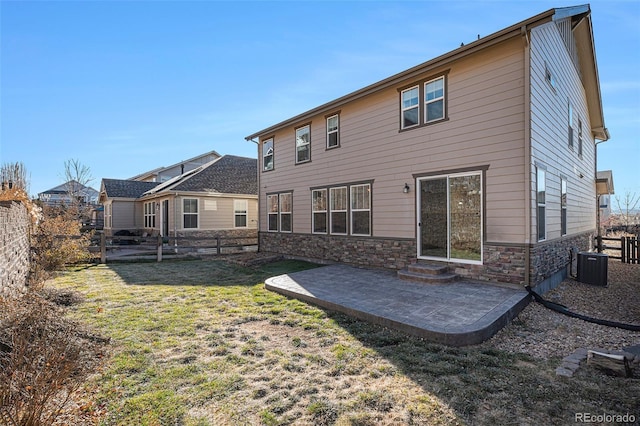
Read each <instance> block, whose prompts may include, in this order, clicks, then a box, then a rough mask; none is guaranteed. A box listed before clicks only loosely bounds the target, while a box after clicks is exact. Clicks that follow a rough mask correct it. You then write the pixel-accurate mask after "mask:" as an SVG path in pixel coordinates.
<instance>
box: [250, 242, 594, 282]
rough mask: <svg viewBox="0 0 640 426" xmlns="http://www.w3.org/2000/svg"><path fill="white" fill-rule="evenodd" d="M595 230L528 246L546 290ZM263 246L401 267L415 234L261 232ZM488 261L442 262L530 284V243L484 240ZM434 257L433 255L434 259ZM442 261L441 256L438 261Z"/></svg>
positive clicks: (322, 259) (464, 272) (323, 259)
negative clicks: (407, 236) (358, 235)
mask: <svg viewBox="0 0 640 426" xmlns="http://www.w3.org/2000/svg"><path fill="white" fill-rule="evenodd" d="M593 235H594V232H588V233H583V234H579V235H574V236H568V237H562V238H560V239H556V240H551V241H544V242H540V243H536V244H532V245H530V246H529V256H530V262H529V280H530V285H531V286H532V287H537V288H538V289H539V291H542V292H545V291H547V290H549V289H551V288H553V287H555V286H556V285H557V284H559V283H560V282H561V281H562V280H563V279H564V278H566V277H567V276H568V275H569V266H570V264H571V251H572V249H573V250H577V251H585V250H590V249H591V248H592V246H593V245H592V243H591V241H593ZM258 237H259V247H260V251H261V252H269V253H277V254H282V255H285V256H290V257H294V258H299V259H306V260H310V261H314V262H317V263H337V262H339V263H345V264H350V265H355V266H364V267H370V268H385V269H395V270H400V269H402V268H404V267H406V266H407V265H409V264H411V263H415V262H416V241H415V240H414V239H396V238H376V237H363V238H357V237H349V236H335V235H314V234H286V233H271V232H260V233H259V234H258ZM483 247H484V249H483V250H484V251H483V263H482V264H480V265H479V264H470V263H458V262H442V263H443V264H445V265H447V266H448V267H449V270H450V271H451V272H455V273H456V274H458V275H459V276H461V277H464V278H466V279H469V280H480V281H494V282H500V283H509V284H518V285H522V286H524V285H526V283H525V280H526V274H525V271H526V269H527V261H526V258H527V247H526V245H525V244H504V243H484V246H483ZM430 262H431V261H430ZM434 263H440V262H434Z"/></svg>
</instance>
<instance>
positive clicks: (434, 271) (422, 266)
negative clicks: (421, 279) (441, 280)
mask: <svg viewBox="0 0 640 426" xmlns="http://www.w3.org/2000/svg"><path fill="white" fill-rule="evenodd" d="M407 270H408V271H409V272H414V273H416V274H423V275H442V274H446V273H448V272H449V267H448V266H447V265H439V264H437V263H420V262H418V263H412V264H410V265H409V266H407Z"/></svg>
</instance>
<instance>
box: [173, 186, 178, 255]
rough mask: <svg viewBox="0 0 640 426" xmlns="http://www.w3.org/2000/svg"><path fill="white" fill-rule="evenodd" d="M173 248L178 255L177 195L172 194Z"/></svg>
mask: <svg viewBox="0 0 640 426" xmlns="http://www.w3.org/2000/svg"><path fill="white" fill-rule="evenodd" d="M173 247H174V250H175V252H176V253H178V193H177V192H176V193H175V194H173Z"/></svg>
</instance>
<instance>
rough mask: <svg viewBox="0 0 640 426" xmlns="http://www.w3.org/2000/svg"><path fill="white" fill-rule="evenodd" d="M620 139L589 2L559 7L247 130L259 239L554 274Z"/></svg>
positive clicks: (299, 250) (327, 252) (334, 253)
mask: <svg viewBox="0 0 640 426" xmlns="http://www.w3.org/2000/svg"><path fill="white" fill-rule="evenodd" d="M267 107H268V106H267ZM608 137H609V136H608V131H607V129H606V128H605V124H604V118H603V111H602V102H601V96H600V88H599V81H598V71H597V64H596V56H595V50H594V41H593V34H592V26H591V11H590V8H589V6H588V5H584V6H577V7H570V8H560V9H551V10H549V11H547V12H544V13H541V14H539V15H537V16H534V17H532V18H530V19H527V20H525V21H523V22H520V23H517V24H515V25H513V26H511V27H509V28H506V29H504V30H502V31H499V32H497V33H495V34H492V35H489V36H487V37H484V38H482V39H479V40H477V41H475V42H473V43H471V44H468V45H465V46H462V47H460V48H458V49H456V50H454V51H451V52H449V53H446V54H444V55H442V56H439V57H437V58H435V59H433V60H430V61H428V62H425V63H423V64H420V65H418V66H415V67H413V68H411V69H408V70H406V71H403V72H401V73H399V74H396V75H394V76H391V77H389V78H387V79H385V80H382V81H380V82H378V83H375V84H372V85H370V86H367V87H365V88H363V89H361V90H358V91H356V92H353V93H350V94H348V95H345V96H343V97H341V98H338V99H336V100H334V101H331V102H328V103H326V104H324V105H321V106H319V107H317V108H314V109H312V110H310V111H307V112H304V113H301V114H299V115H297V116H295V117H293V118H290V119H288V120H285V121H283V122H281V123H278V124H275V125H273V126H271V127H268V128H266V129H263V130H260V131H258V132H256V133H254V134H252V135H250V136H248V137H247V138H246V139H247V140H250V141H253V142H256V143H257V144H258V158H259V159H260V175H259V188H260V193H259V196H260V198H259V199H260V227H259V239H260V250H261V251H265V252H276V253H282V254H285V255H291V256H298V257H304V258H311V259H320V260H324V261H338V262H345V263H351V264H357V265H366V266H373V267H385V268H392V269H401V268H404V267H405V266H406V265H408V264H410V263H413V262H416V260H418V261H420V262H422V261H428V262H436V263H439V264H441V265H447V266H448V267H449V269H450V270H451V271H452V272H456V273H457V274H459V275H462V276H466V277H468V278H472V279H480V280H495V281H501V282H511V283H519V284H531V285H537V284H538V285H539V284H543V285H544V286H552V285H555V284H557V283H558V282H559V280H561V279H562V278H563V277H564V276H566V271H567V265H568V264H569V263H570V251H571V250H570V249H571V248H574V247H577V248H578V249H580V250H588V249H590V248H591V247H592V244H593V236H594V234H595V231H596V209H597V204H596V191H595V140H596V139H599V140H601V141H605V140H607V139H608ZM256 139H257V140H256Z"/></svg>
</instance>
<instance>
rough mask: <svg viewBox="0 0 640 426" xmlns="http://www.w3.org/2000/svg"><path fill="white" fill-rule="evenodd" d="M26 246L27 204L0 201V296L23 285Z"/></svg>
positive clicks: (26, 269)
mask: <svg viewBox="0 0 640 426" xmlns="http://www.w3.org/2000/svg"><path fill="white" fill-rule="evenodd" d="M29 247H30V244H29V212H28V211H27V208H26V207H25V206H24V205H23V204H22V203H19V202H15V201H0V296H2V295H6V294H9V293H16V292H23V291H24V290H25V289H26V285H27V277H28V275H29Z"/></svg>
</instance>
